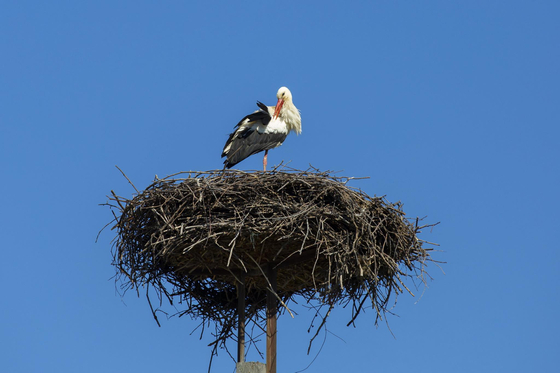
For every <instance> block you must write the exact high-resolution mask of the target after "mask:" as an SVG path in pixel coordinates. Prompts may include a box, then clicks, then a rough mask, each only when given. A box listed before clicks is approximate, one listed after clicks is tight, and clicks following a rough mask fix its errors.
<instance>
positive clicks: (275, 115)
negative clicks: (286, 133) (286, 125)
mask: <svg viewBox="0 0 560 373" xmlns="http://www.w3.org/2000/svg"><path fill="white" fill-rule="evenodd" d="M282 105H284V100H282V99H281V98H279V99H278V103H277V104H276V109H274V119H276V118H278V115H280V110H282Z"/></svg>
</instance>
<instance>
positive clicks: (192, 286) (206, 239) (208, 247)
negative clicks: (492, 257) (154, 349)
mask: <svg viewBox="0 0 560 373" xmlns="http://www.w3.org/2000/svg"><path fill="white" fill-rule="evenodd" d="M286 169H287V168H283V169H282V170H281V171H279V170H278V169H275V170H273V171H271V172H242V171H237V170H216V171H208V172H189V173H180V174H175V175H172V176H170V177H167V178H164V179H156V180H155V181H154V182H153V183H152V184H151V185H150V186H148V187H147V188H146V189H145V190H144V191H142V192H138V193H137V195H136V196H135V197H134V198H133V199H127V198H123V197H119V196H117V195H115V194H114V193H113V194H112V196H110V197H109V199H110V200H111V201H113V202H110V205H111V206H112V207H114V210H116V212H117V213H116V214H115V221H116V224H115V225H114V227H113V229H116V231H117V238H116V240H115V242H114V246H113V250H112V253H113V265H114V266H115V267H116V268H117V272H118V276H117V277H118V279H119V280H120V282H121V283H122V286H123V287H124V288H125V289H130V288H133V289H136V290H139V289H140V288H146V291H147V289H149V288H150V287H151V288H152V289H154V290H155V292H156V294H157V295H158V297H159V300H160V306H161V305H162V300H163V299H165V298H167V299H168V300H169V302H170V303H172V304H173V303H178V304H180V305H181V306H182V308H183V309H182V310H180V311H178V312H179V315H185V314H187V315H190V316H192V317H194V318H198V319H200V320H201V321H202V324H203V325H204V326H210V325H211V324H214V325H215V327H216V329H215V332H213V334H214V337H215V340H214V342H213V343H214V345H215V346H218V345H220V346H221V347H223V346H225V342H226V340H227V339H229V338H234V339H235V336H234V332H235V330H236V327H237V324H236V316H237V305H238V301H237V286H238V285H239V284H240V283H243V284H244V285H245V288H246V298H245V303H246V308H245V314H246V318H247V320H248V321H252V322H254V323H255V324H256V325H262V322H263V320H264V319H265V309H266V292H267V290H270V289H271V285H270V282H269V280H268V278H267V273H268V272H267V271H268V270H270V269H271V268H273V269H274V270H276V271H277V289H276V295H277V297H278V300H279V304H280V305H281V306H283V309H284V311H286V310H288V304H289V302H290V301H292V300H294V298H295V297H296V296H301V297H303V299H305V301H307V302H308V303H311V304H318V305H319V306H328V308H329V312H326V314H327V315H328V314H329V313H330V310H331V309H332V308H333V307H334V306H335V305H337V304H343V305H349V304H350V305H352V317H351V320H350V322H349V323H348V324H349V325H350V323H352V322H353V321H354V320H355V318H356V317H357V316H358V314H360V312H361V311H362V310H363V309H364V307H366V306H369V304H371V307H372V308H373V309H374V310H375V315H376V319H375V322H376V323H377V321H378V319H380V318H381V317H382V316H383V314H384V313H385V312H386V311H387V309H388V303H389V300H390V298H391V296H392V295H398V294H400V293H402V292H403V291H405V290H406V291H409V292H410V290H408V288H407V285H405V282H404V281H405V280H406V278H412V279H413V280H415V279H420V280H421V281H423V280H424V275H425V271H424V266H425V263H426V261H427V260H431V259H430V256H429V251H430V250H432V249H430V248H428V249H427V248H424V247H423V244H425V243H426V242H425V241H422V240H420V239H419V238H418V233H420V231H421V229H422V228H424V227H426V226H427V225H425V226H419V225H418V219H415V220H413V221H411V220H408V219H407V218H405V214H404V212H403V211H402V206H401V204H400V203H389V202H387V201H386V200H385V199H384V198H379V197H370V196H368V195H367V194H365V193H363V192H362V191H360V190H357V189H353V188H350V187H348V186H347V185H346V183H347V182H348V181H349V180H351V179H352V178H345V177H335V176H332V175H331V174H329V173H328V172H319V171H318V170H315V169H311V170H308V171H298V170H288V172H286V171H284V170H286ZM413 282H415V281H413ZM148 300H149V298H148ZM368 300H370V302H367V301H368ZM366 302H367V303H368V304H366ZM150 306H152V303H151V302H150ZM156 311H157V309H156V310H154V308H153V307H152V312H153V314H154V317H156V320H157V316H156ZM316 316H317V315H316ZM322 317H323V322H322V323H321V325H320V327H319V329H320V328H321V327H322V326H323V324H324V322H325V320H326V316H325V315H323V316H322ZM158 324H159V322H158ZM249 334H250V333H249ZM315 336H316V334H315Z"/></svg>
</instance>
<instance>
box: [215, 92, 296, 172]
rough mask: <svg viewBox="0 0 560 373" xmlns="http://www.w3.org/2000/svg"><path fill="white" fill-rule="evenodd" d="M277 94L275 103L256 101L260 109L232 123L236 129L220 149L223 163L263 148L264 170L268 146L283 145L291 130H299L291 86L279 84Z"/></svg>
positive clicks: (230, 164) (230, 162) (226, 164)
mask: <svg viewBox="0 0 560 373" xmlns="http://www.w3.org/2000/svg"><path fill="white" fill-rule="evenodd" d="M276 97H277V98H278V103H277V104H276V107H274V106H266V105H265V104H263V103H262V102H259V101H257V105H258V107H259V108H260V109H259V110H257V111H255V112H254V113H252V114H249V115H247V116H246V117H245V118H243V119H241V121H240V122H239V123H237V125H236V126H235V127H234V128H235V131H233V133H232V134H231V135H229V139H228V140H227V142H226V145H225V146H224V151H223V152H222V158H223V157H227V158H226V160H225V161H224V167H227V168H231V167H233V166H235V165H236V164H238V163H239V162H241V161H242V160H244V159H245V158H247V157H249V156H250V155H253V154H256V153H259V152H262V151H263V150H264V158H263V169H264V170H265V171H266V164H267V156H268V150H269V149H273V148H276V147H278V146H280V145H282V143H283V142H284V140H286V137H287V136H288V133H289V132H290V131H294V132H295V133H296V134H298V135H299V134H300V133H301V117H300V115H299V110H298V109H297V108H296V107H295V106H294V104H293V102H292V93H291V92H290V90H289V89H288V88H286V87H282V88H280V89H279V90H278V93H277V94H276Z"/></svg>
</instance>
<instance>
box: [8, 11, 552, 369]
mask: <svg viewBox="0 0 560 373" xmlns="http://www.w3.org/2000/svg"><path fill="white" fill-rule="evenodd" d="M349 4H350V2H339V1H336V2H335V1H276V2H264V1H258V2H257V1H255V2H225V1H222V2H210V1H205V2H202V1H200V2H186V1H185V2H182V1H181V2H180V1H166V2H158V3H157V4H156V2H145V1H134V2H132V1H121V2H113V1H96V2H74V1H58V2H39V1H35V2H25V1H3V2H2V4H1V5H0V53H1V58H0V66H1V69H0V155H1V158H0V171H1V174H2V176H1V178H2V183H0V195H1V196H2V197H1V198H2V214H1V215H0V230H1V236H2V242H1V245H2V258H1V260H0V281H1V283H2V299H3V300H2V306H1V307H0V361H1V365H2V368H1V370H2V371H5V372H12V373H17V372H57V373H60V372H153V371H166V372H205V371H206V369H207V365H208V359H209V356H210V348H209V347H207V346H206V344H207V343H208V342H209V341H210V338H209V337H205V338H203V340H199V338H198V332H195V333H193V334H192V335H191V334H190V333H191V331H192V330H193V329H194V328H195V327H196V326H197V322H196V321H193V320H190V319H189V318H186V317H185V318H181V319H179V318H172V319H170V320H166V319H165V318H164V319H163V320H162V327H161V328H158V327H157V325H156V323H155V322H154V321H153V319H152V317H151V314H150V310H149V307H148V305H147V303H146V301H145V299H144V298H143V297H142V298H140V299H138V298H137V297H136V295H135V294H134V293H128V294H126V296H125V297H124V298H121V296H120V295H119V294H118V293H117V292H116V291H115V284H114V281H113V280H112V278H111V277H112V276H113V275H114V269H113V267H111V265H110V262H111V255H110V248H111V243H110V242H111V239H112V238H113V237H114V232H112V231H108V230H106V231H105V232H103V233H102V235H101V237H100V240H99V242H98V243H95V242H94V241H95V238H96V235H97V233H98V231H99V230H100V229H101V228H102V227H103V226H104V225H105V224H106V223H107V222H109V221H110V219H111V217H112V216H111V213H110V211H109V210H108V209H107V208H103V207H100V206H98V204H100V203H104V202H106V201H107V198H106V195H107V194H109V193H110V190H111V189H114V190H115V191H116V192H117V193H118V194H119V195H122V196H132V194H133V192H134V191H133V190H132V188H131V187H130V185H128V183H127V182H126V180H125V179H124V178H123V177H122V175H121V174H120V173H119V171H118V170H117V169H116V168H115V167H114V166H115V165H118V166H119V167H121V168H122V169H123V170H124V171H125V172H126V173H127V175H128V176H129V177H130V178H131V179H132V180H133V182H134V183H135V184H136V186H137V187H139V188H143V187H146V186H147V185H148V183H149V182H150V181H151V180H152V179H153V177H154V175H156V174H157V175H159V176H160V177H162V176H165V175H168V174H171V173H175V172H178V171H187V170H209V169H216V168H221V165H222V160H221V159H220V153H221V150H222V147H223V145H224V142H225V140H226V139H227V135H228V134H229V133H230V132H231V130H232V128H233V126H234V125H235V124H236V123H237V121H238V120H239V119H240V118H242V117H243V116H244V115H245V114H247V113H249V112H251V111H252V110H254V109H255V108H256V106H255V102H256V101H257V100H260V101H263V102H265V103H267V104H269V105H272V104H274V103H275V94H276V91H277V89H278V88H279V87H281V86H287V87H289V88H290V89H291V91H292V93H293V96H294V103H295V104H296V106H297V107H298V108H299V109H300V110H301V114H302V118H303V133H302V135H300V136H294V135H290V136H289V137H288V139H287V141H286V142H285V143H284V145H283V146H282V147H280V148H278V149H275V150H273V151H271V152H270V154H269V164H271V165H273V164H277V163H279V162H280V161H282V160H284V161H291V164H290V165H291V166H292V167H295V168H299V169H305V168H307V167H308V165H309V164H311V165H313V166H314V167H317V168H319V169H321V170H337V171H341V172H340V174H339V175H345V176H356V177H358V176H369V177H370V179H368V180H362V181H356V182H355V183H353V184H352V185H353V186H355V187H359V188H361V189H363V190H364V191H365V192H366V193H368V194H370V195H386V196H387V198H388V199H389V200H390V201H394V202H396V201H399V200H400V201H402V202H403V203H404V209H405V211H406V212H407V214H408V215H409V216H410V217H416V216H428V217H427V221H428V222H438V221H440V222H441V224H440V225H439V226H437V227H436V228H435V229H433V230H432V231H426V232H425V233H424V235H423V236H422V238H424V239H425V240H428V241H433V242H438V243H440V244H441V247H440V249H441V250H442V252H439V253H436V254H435V255H434V256H435V258H436V259H438V260H442V261H446V262H447V264H445V265H443V269H444V271H445V274H443V273H442V271H441V270H440V269H439V268H437V267H436V266H433V265H432V266H430V267H429V268H428V269H429V271H430V273H431V274H432V276H433V281H431V282H429V284H428V285H429V287H428V288H427V289H424V288H419V290H418V291H417V296H416V297H415V298H413V297H412V296H410V295H406V294H404V295H402V296H401V297H400V298H399V299H398V303H397V305H396V307H395V308H394V310H393V311H394V312H395V313H396V314H397V315H398V316H389V317H388V323H389V327H390V328H391V331H392V333H393V334H394V337H393V335H391V331H389V329H388V327H387V326H386V325H385V324H381V325H380V326H379V327H378V328H375V327H374V326H373V319H374V314H373V312H371V311H370V312H368V313H366V314H364V315H362V316H361V317H360V318H359V319H358V320H357V323H356V328H353V327H350V328H347V327H346V326H345V322H346V321H347V319H348V310H343V309H337V310H336V312H335V313H334V315H333V316H332V318H331V320H330V323H329V324H328V328H329V331H330V332H332V333H333V334H330V333H329V334H328V336H327V340H326V343H325V345H324V347H323V349H322V351H321V353H320V355H319V357H318V358H317V360H316V361H315V362H314V363H313V364H312V365H311V366H310V368H309V369H308V370H307V371H306V372H309V373H311V372H340V371H362V372H405V371H406V372H409V371H414V372H416V373H421V372H469V373H470V372H473V371H476V372H497V371H504V372H505V371H507V372H529V371H542V372H551V371H555V370H557V369H558V364H557V358H556V357H555V356H556V354H557V353H558V335H559V332H560V327H559V321H558V315H560V300H559V296H560V285H559V283H560V282H559V281H558V275H559V268H560V254H559V247H558V246H559V244H558V231H559V229H560V224H559V207H560V203H559V202H560V198H559V184H560V172H559V166H558V163H559V160H560V150H559V147H560V146H559V140H558V138H559V135H560V131H559V124H560V110H559V107H560V106H559V105H560V93H559V90H560V88H559V87H560V22H559V19H560V3H559V2H557V1H530V2H529V1H488V0H485V1H468V2H466V1H462V2H458V1H455V2H452V1H355V2H352V5H349ZM261 159H262V158H261V156H260V155H259V156H255V157H252V158H250V159H248V160H246V161H244V162H243V163H241V164H239V168H241V169H258V168H259V167H261ZM422 294H423V295H422ZM420 295H422V296H421V297H420ZM296 310H299V311H300V314H299V316H298V317H297V318H296V319H295V320H292V319H290V318H289V316H286V315H284V316H282V317H281V318H280V320H279V330H280V334H279V341H278V343H279V345H278V348H279V354H280V360H279V365H278V368H279V371H280V372H296V371H299V370H302V369H304V368H305V367H306V366H307V365H308V364H309V363H311V361H312V360H313V358H314V357H315V355H316V354H317V353H318V352H319V348H320V346H321V343H322V340H321V341H320V342H319V343H316V344H315V345H314V347H313V349H312V351H311V354H310V356H307V355H306V349H307V342H308V340H309V338H310V335H309V334H307V325H308V323H309V322H310V318H311V313H310V312H306V311H305V309H304V308H299V309H298V308H296ZM171 311H172V310H171ZM257 358H258V357H257V356H256V355H254V354H252V353H251V354H250V356H249V359H250V360H256V359H257ZM233 367H234V363H233V362H232V361H231V359H230V358H229V356H228V355H227V354H226V353H221V354H220V355H219V356H218V357H217V358H215V359H214V368H213V372H233Z"/></svg>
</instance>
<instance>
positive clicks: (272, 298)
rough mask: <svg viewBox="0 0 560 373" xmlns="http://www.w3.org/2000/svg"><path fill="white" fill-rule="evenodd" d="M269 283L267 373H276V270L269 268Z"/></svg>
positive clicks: (267, 295) (267, 300)
mask: <svg viewBox="0 0 560 373" xmlns="http://www.w3.org/2000/svg"><path fill="white" fill-rule="evenodd" d="M267 275H268V281H269V282H270V284H271V285H272V291H270V290H269V291H267V293H266V372H267V373H276V318H277V315H278V301H277V300H276V295H275V293H276V269H274V268H273V267H272V265H269V266H268V274H267Z"/></svg>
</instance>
